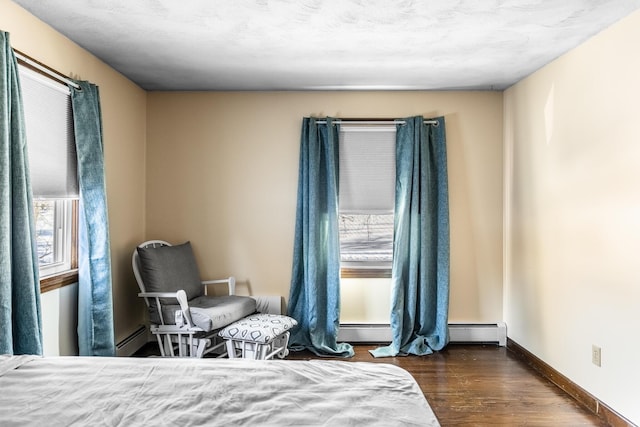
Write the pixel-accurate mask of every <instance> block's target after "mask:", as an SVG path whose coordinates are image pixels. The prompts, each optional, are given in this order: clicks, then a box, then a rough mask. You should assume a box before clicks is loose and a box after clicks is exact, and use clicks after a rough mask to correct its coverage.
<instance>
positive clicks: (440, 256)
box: [371, 116, 449, 357]
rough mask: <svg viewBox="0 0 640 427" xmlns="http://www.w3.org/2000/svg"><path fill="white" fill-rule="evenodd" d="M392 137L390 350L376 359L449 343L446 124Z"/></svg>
mask: <svg viewBox="0 0 640 427" xmlns="http://www.w3.org/2000/svg"><path fill="white" fill-rule="evenodd" d="M434 121H435V122H436V124H425V123H424V119H423V117H421V116H420V117H411V118H408V119H405V124H398V125H397V133H396V202H395V214H394V215H395V219H394V242H393V266H392V272H391V277H392V278H391V288H392V291H391V292H392V296H391V332H392V342H391V344H390V345H388V346H385V347H380V348H377V349H375V350H372V351H371V354H373V355H374V356H375V357H385V356H396V355H407V354H414V355H426V354H431V353H432V352H433V351H434V350H435V351H437V350H441V349H442V348H444V346H445V345H446V344H447V343H448V340H449V335H448V325H447V324H448V313H449V197H448V189H447V187H448V184H447V152H446V139H445V124H444V118H443V117H440V118H437V119H434Z"/></svg>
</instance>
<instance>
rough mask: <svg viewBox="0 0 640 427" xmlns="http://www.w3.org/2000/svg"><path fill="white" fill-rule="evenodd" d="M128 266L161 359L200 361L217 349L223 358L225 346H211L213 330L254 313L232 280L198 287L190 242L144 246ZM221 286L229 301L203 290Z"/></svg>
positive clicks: (214, 337)
mask: <svg viewBox="0 0 640 427" xmlns="http://www.w3.org/2000/svg"><path fill="white" fill-rule="evenodd" d="M131 262H132V266H133V273H134V275H135V278H136V281H137V282H138V286H139V287H140V293H139V294H138V296H140V297H143V298H144V300H145V302H146V304H147V307H148V309H149V323H150V330H151V333H152V334H153V335H155V336H156V339H157V341H158V346H159V347H160V354H161V355H162V356H163V357H174V356H180V357H184V356H189V357H202V356H204V355H205V354H207V353H210V352H212V351H215V350H218V349H220V350H221V353H222V354H221V356H225V355H226V352H224V344H225V343H224V341H222V342H216V341H217V332H218V330H220V329H221V328H224V327H225V326H227V325H229V324H231V323H233V322H235V321H237V320H239V319H242V318H244V317H245V316H248V315H250V314H252V313H254V312H255V311H256V302H255V300H254V299H253V298H251V297H242V296H236V295H234V294H235V279H234V278H233V277H229V278H227V279H222V280H209V281H200V273H199V272H198V267H197V264H196V262H195V258H194V256H193V250H192V248H191V244H190V243H189V242H186V243H184V244H182V245H176V246H172V245H171V244H169V243H167V242H165V241H162V240H150V241H148V242H144V243H142V244H140V245H139V246H138V247H137V248H136V250H134V252H133V255H132V259H131ZM222 283H226V284H227V285H228V288H229V295H228V296H215V297H214V296H208V295H207V286H208V285H212V284H222ZM176 350H177V354H176Z"/></svg>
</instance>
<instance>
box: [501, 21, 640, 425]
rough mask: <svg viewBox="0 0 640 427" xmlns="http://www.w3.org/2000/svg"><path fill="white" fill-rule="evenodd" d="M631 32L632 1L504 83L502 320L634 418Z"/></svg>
mask: <svg viewBox="0 0 640 427" xmlns="http://www.w3.org/2000/svg"><path fill="white" fill-rule="evenodd" d="M638 41H640V12H636V13H635V14H633V15H631V16H629V17H627V18H626V19H624V20H623V21H621V22H620V23H618V24H616V25H615V26H613V27H611V28H609V29H608V30H606V31H604V32H602V33H601V34H599V35H598V36H596V37H595V38H593V39H591V40H590V41H588V42H587V43H585V44H583V45H582V46H580V47H578V48H576V49H574V50H573V51H571V52H569V53H568V54H566V55H564V56H562V57H561V58H559V59H558V60H556V61H555V62H553V63H552V64H550V65H548V66H547V67H544V68H543V69H542V70H540V71H538V72H537V73H535V74H534V75H532V76H530V77H529V78H527V79H525V80H524V81H522V82H520V83H518V84H517V85H515V86H514V87H512V88H510V89H509V90H507V91H506V93H505V160H506V162H505V175H506V178H505V182H506V183H507V185H506V187H505V188H506V192H505V213H506V215H505V217H506V230H507V233H506V236H507V238H506V240H505V248H506V251H505V254H506V258H505V259H506V261H505V267H506V268H505V272H506V275H505V301H506V302H505V307H506V310H505V320H506V322H507V325H508V327H509V336H510V337H511V338H512V339H514V340H515V341H516V342H518V343H519V344H521V345H523V346H524V347H526V348H527V349H528V350H530V351H532V352H533V353H534V354H536V355H537V356H538V357H540V358H541V359H542V360H544V361H545V362H547V363H549V364H550V365H551V366H553V367H554V368H556V369H557V370H559V371H560V372H562V373H563V374H565V375H566V376H568V377H569V378H570V379H572V380H573V381H575V382H576V383H577V384H579V385H580V386H582V387H583V388H585V389H586V390H587V391H589V392H591V393H592V394H594V395H595V396H597V397H598V398H600V399H602V400H603V401H604V402H605V403H607V404H609V405H610V406H612V407H613V408H614V409H615V410H617V411H619V412H620V413H621V414H622V415H624V416H626V417H628V418H629V419H630V420H632V421H634V422H635V423H637V424H640V405H638V402H640V391H638V390H639V388H638V384H640V369H638V354H640V344H639V341H638V339H637V337H638V333H639V331H640V269H638V256H639V254H640V227H639V226H638V224H639V221H640V190H639V186H638V185H639V184H638V183H639V182H640V143H639V142H640V127H639V126H638V119H639V117H640V115H639V114H640V108H639V104H638V102H639V101H638V100H639V99H640V78H639V76H640V53H639V52H640V51H638V49H637V46H636V44H637V42H638ZM592 344H595V345H597V346H600V347H601V348H602V367H601V368H598V367H596V366H595V365H593V364H592V363H591V346H592Z"/></svg>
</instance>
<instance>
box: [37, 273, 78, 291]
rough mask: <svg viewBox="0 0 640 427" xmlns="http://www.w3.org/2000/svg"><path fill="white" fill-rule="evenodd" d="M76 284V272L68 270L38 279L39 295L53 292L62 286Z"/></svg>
mask: <svg viewBox="0 0 640 427" xmlns="http://www.w3.org/2000/svg"><path fill="white" fill-rule="evenodd" d="M74 283H78V270H77V269H75V270H68V271H65V272H62V273H58V274H54V275H52V276H47V277H44V278H42V279H40V293H41V294H43V293H45V292H49V291H53V290H54V289H59V288H62V287H64V286H68V285H72V284H74Z"/></svg>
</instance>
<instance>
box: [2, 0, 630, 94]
mask: <svg viewBox="0 0 640 427" xmlns="http://www.w3.org/2000/svg"><path fill="white" fill-rule="evenodd" d="M14 1H15V2H16V3H18V4H20V5H21V6H23V7H24V8H26V9H27V10H29V11H30V12H32V13H33V14H34V15H35V16H37V17H39V18H40V19H41V20H43V21H45V22H47V23H48V24H49V25H51V26H52V27H54V28H55V29H57V30H58V31H60V32H61V33H63V34H65V35H66V36H67V37H69V38H70V39H72V40H74V41H75V42H76V43H78V44H79V45H80V46H82V47H84V48H85V49H87V50H89V51H91V52H93V53H94V54H95V55H96V56H98V57H99V58H101V59H102V60H103V61H105V62H106V63H108V64H110V65H111V66H112V67H113V68H115V69H116V70H118V71H120V72H121V73H122V74H124V75H126V76H127V77H129V78H130V79H131V80H133V81H134V82H136V83H137V84H139V85H140V86H141V87H143V88H145V89H148V90H308V89H311V90H314V89H317V90H323V89H324V90H329V89H338V90H347V89H352V90H353V89H355V90H364V89H372V90H389V89H398V90H410V89H416V90H417V89H428V90H436V89H498V90H499V89H504V88H506V87H508V86H510V85H512V84H513V83H515V82H517V81H518V80H520V79H522V78H523V77H525V76H527V75H529V74H530V73H532V72H533V71H535V70H537V69H538V68H540V67H542V66H544V65H545V64H547V63H549V62H550V61H552V60H553V59H555V58H556V57H558V56H560V55H561V54H563V53H565V52H566V51H568V50H570V49H572V48H573V47H575V46H577V45H578V44H580V43H582V42H583V41H585V40H586V39H588V38H589V37H591V36H593V35H595V34H596V33H598V32H600V31H601V30H603V29H605V28H606V27H608V26H609V25H611V24H613V23H614V22H616V21H618V20H619V19H621V18H622V17H624V16H626V15H628V14H630V13H631V12H632V11H634V10H636V9H638V8H640V0H428V1H427V0H424V1H417V0H416V1H412V0H370V1H365V0H181V1H178V0H135V1H133V0H83V1H78V0H14Z"/></svg>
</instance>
